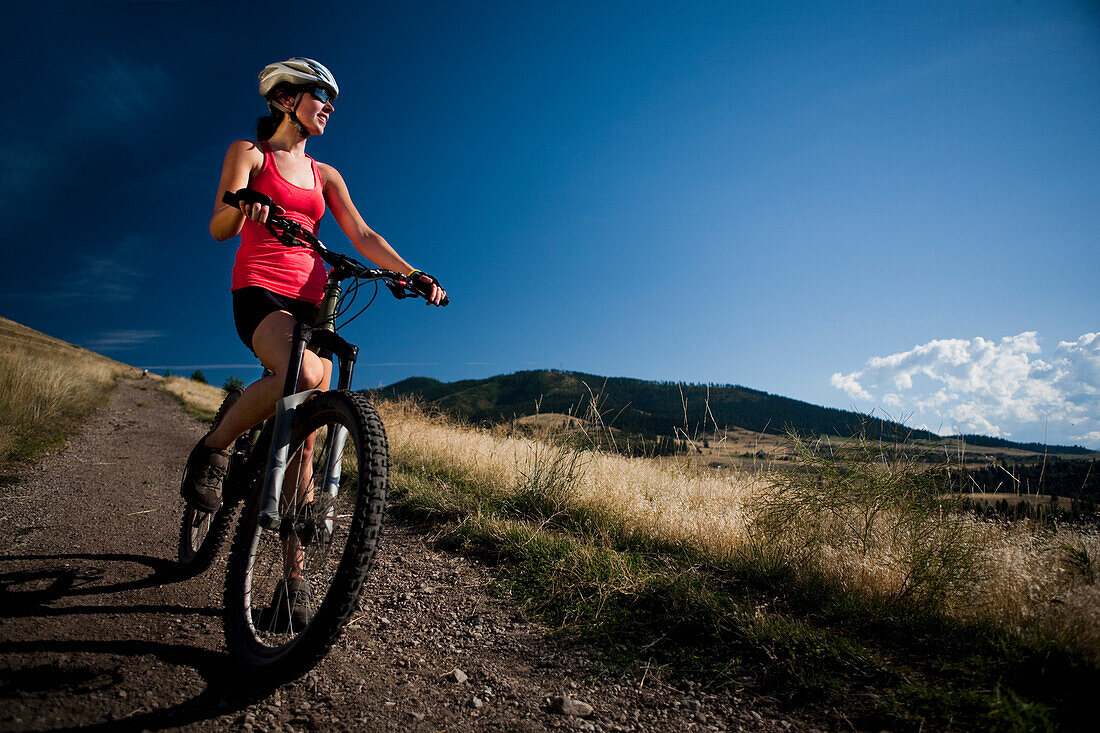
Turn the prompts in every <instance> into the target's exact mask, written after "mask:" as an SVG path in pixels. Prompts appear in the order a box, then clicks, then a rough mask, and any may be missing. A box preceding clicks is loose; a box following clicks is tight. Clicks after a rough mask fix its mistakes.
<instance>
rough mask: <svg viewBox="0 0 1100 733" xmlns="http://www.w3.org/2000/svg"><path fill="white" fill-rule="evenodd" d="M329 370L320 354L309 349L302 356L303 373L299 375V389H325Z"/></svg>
mask: <svg viewBox="0 0 1100 733" xmlns="http://www.w3.org/2000/svg"><path fill="white" fill-rule="evenodd" d="M327 372H328V370H327V369H326V368H325V364H324V362H323V361H322V360H321V358H320V357H319V356H317V355H316V354H314V353H313V352H312V351H307V352H306V353H305V355H304V356H303V357H302V373H301V375H300V376H299V377H298V388H299V389H323V388H324V387H325V384H324V383H325V381H326V376H327Z"/></svg>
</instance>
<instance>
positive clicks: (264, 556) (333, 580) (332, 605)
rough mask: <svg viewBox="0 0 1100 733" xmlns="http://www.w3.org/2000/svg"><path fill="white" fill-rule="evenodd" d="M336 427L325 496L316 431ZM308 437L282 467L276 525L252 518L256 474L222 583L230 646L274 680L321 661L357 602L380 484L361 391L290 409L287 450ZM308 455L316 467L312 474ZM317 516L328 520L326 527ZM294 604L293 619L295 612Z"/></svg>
mask: <svg viewBox="0 0 1100 733" xmlns="http://www.w3.org/2000/svg"><path fill="white" fill-rule="evenodd" d="M337 425H339V426H342V427H344V428H345V429H346V430H347V438H346V441H345V444H344V450H343V455H344V466H345V468H344V472H343V476H342V477H341V481H340V488H339V491H338V493H337V496H336V498H335V500H329V499H326V498H325V497H326V496H327V494H325V493H324V492H323V491H321V490H320V489H318V488H316V487H317V486H318V485H319V484H321V483H323V480H324V477H323V473H324V470H323V465H324V464H323V461H324V460H325V454H326V453H327V452H328V451H329V450H330V448H331V446H330V445H329V444H328V441H327V440H326V439H325V437H326V436H327V434H328V433H330V432H332V430H333V428H332V426H337ZM311 435H316V436H318V437H317V438H316V442H315V444H314V447H313V454H312V459H311V463H309V464H306V463H305V462H302V461H299V464H298V466H299V474H298V475H297V476H296V477H294V476H292V473H293V472H292V470H291V468H290V467H288V470H287V472H286V476H285V479H284V487H283V492H282V494H283V502H282V504H283V506H282V507H281V508H280V511H281V513H282V515H283V526H281V527H280V528H279V530H264V529H262V528H261V527H260V526H259V508H260V499H261V496H260V494H261V493H262V490H263V486H262V485H263V481H262V480H259V481H256V482H255V487H254V489H253V492H252V495H251V497H250V499H249V501H248V502H247V504H246V505H245V509H244V511H243V512H242V514H241V518H240V521H239V522H238V525H237V531H236V534H235V535H234V539H233V547H232V550H231V551H230V556H229V570H228V573H227V575H226V583H225V597H224V612H225V635H226V644H227V646H228V648H229V651H230V654H232V655H233V656H234V657H235V658H236V659H237V660H239V661H240V662H242V663H243V664H244V665H246V666H247V667H250V668H251V669H252V670H253V671H254V672H259V673H261V674H266V675H269V676H272V677H278V678H283V679H288V678H291V677H294V676H297V675H300V674H302V673H304V672H305V671H307V670H308V669H310V668H312V667H313V666H314V665H315V664H316V663H317V662H318V661H320V660H321V658H322V657H324V655H325V654H326V653H327V652H328V650H329V649H330V648H331V647H332V645H333V644H334V643H335V642H336V640H337V639H338V638H339V636H340V634H341V633H342V631H343V629H344V625H345V624H346V623H347V621H348V618H349V617H350V616H351V614H352V613H353V612H354V611H355V609H356V608H357V606H358V602H359V596H360V593H361V592H362V588H363V581H364V579H365V577H366V575H367V572H368V571H369V570H370V566H371V563H372V561H373V559H374V554H375V551H376V550H377V548H378V542H379V538H380V536H381V532H382V523H383V516H384V514H385V509H386V498H387V493H388V490H389V452H388V448H387V444H386V435H385V431H384V429H383V427H382V421H381V419H380V418H379V417H378V414H377V412H375V410H374V407H373V406H372V405H371V404H370V402H369V401H368V400H367V399H366V397H364V396H363V395H361V394H356V393H354V392H350V391H330V392H325V393H323V394H320V395H318V396H316V397H314V398H312V399H310V400H308V401H307V402H306V403H305V404H303V405H302V406H300V407H299V408H297V410H296V411H295V416H294V422H293V429H292V436H291V440H290V455H291V456H292V457H293V456H295V455H296V454H299V449H300V447H301V446H302V445H303V444H304V443H305V442H306V439H307V438H308V437H309V436H311ZM313 462H316V463H317V464H319V465H318V466H315V467H313V469H312V472H311V471H310V468H309V466H311V465H312V463H313ZM291 464H292V465H293V464H294V460H293V458H292V460H291ZM302 466H306V468H302ZM296 487H313V488H296ZM318 516H328V517H332V518H333V523H332V525H331V527H332V529H331V531H330V530H329V529H328V527H329V525H326V524H325V523H324V522H322V521H318V519H317V517H318ZM288 558H289V559H288ZM288 568H292V569H290V570H288ZM293 568H297V571H295V570H293ZM295 575H297V576H298V578H297V579H295V578H294V577H293V576H295ZM303 578H304V580H302V579H303ZM291 583H300V584H303V585H304V587H305V588H306V589H307V592H305V593H302V594H299V593H297V592H295V591H292V590H289V588H291V587H292V586H291V585H290V584H291ZM280 584H282V585H280ZM293 587H294V588H298V587H300V586H297V585H295V586H293ZM292 595H293V598H294V600H291V596H292ZM269 599H270V603H269ZM295 609H297V612H300V613H301V614H302V617H301V618H297V619H296V618H294V613H295Z"/></svg>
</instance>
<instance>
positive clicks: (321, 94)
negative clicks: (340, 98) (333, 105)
mask: <svg viewBox="0 0 1100 733" xmlns="http://www.w3.org/2000/svg"><path fill="white" fill-rule="evenodd" d="M309 94H310V96H311V97H313V98H314V99H316V100H317V101H318V102H320V103H321V104H328V103H329V102H331V101H332V100H333V99H334V97H333V96H332V95H331V94H329V93H328V90H327V89H325V88H324V87H313V88H312V89H310V90H309Z"/></svg>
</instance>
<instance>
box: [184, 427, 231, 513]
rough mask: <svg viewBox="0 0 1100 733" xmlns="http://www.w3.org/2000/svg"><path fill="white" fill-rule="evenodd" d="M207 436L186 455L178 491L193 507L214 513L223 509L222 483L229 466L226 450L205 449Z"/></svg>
mask: <svg viewBox="0 0 1100 733" xmlns="http://www.w3.org/2000/svg"><path fill="white" fill-rule="evenodd" d="M205 442H206V436H203V437H202V439H201V440H199V442H198V444H196V445H195V447H194V448H193V449H192V450H191V455H190V456H188V457H187V467H186V468H185V469H184V470H183V483H182V484H180V494H182V495H183V498H184V500H185V501H187V503H188V504H190V505H191V506H193V507H194V508H196V509H198V510H200V511H204V512H208V513H210V514H213V513H214V512H216V511H218V510H219V509H221V508H222V483H223V482H224V481H225V474H226V471H227V470H228V469H229V455H230V453H229V451H227V450H219V449H217V448H207V447H206V446H205V445H203V444H204V443H205Z"/></svg>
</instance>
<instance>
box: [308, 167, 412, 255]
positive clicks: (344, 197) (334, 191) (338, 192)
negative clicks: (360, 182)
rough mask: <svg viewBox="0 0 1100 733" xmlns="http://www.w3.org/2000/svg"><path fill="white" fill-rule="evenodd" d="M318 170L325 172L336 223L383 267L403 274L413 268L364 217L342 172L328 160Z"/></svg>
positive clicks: (323, 179) (327, 195)
mask: <svg viewBox="0 0 1100 733" xmlns="http://www.w3.org/2000/svg"><path fill="white" fill-rule="evenodd" d="M317 170H318V172H319V173H320V174H321V183H322V185H323V186H324V193H325V203H326V204H328V208H329V210H330V211H332V216H333V217H334V218H335V219H336V223H337V224H339V225H340V228H341V229H343V230H344V234H346V235H348V239H350V240H351V243H352V244H353V245H355V249H357V250H359V251H360V252H361V253H362V254H363V255H364V256H365V257H367V258H368V259H369V260H370V261H371V262H373V263H374V264H376V265H378V266H379V267H382V268H385V269H387V270H393V271H394V272H400V273H401V274H402V275H408V274H409V273H410V272H412V271H413V267H412V265H410V264H409V263H408V262H406V261H405V260H404V259H402V257H401V255H399V254H397V252H396V251H395V250H394V248H393V247H391V246H390V243H389V242H387V241H386V240H385V239H384V238H383V237H382V235H381V234H378V233H377V232H375V231H374V230H373V229H371V228H370V227H369V226H367V223H366V222H365V221H363V217H362V216H360V214H359V210H358V209H356V208H355V204H353V203H352V202H351V195H350V194H349V193H348V187H347V184H346V183H344V179H343V177H342V176H341V175H340V173H339V172H338V171H337V170H336V169H335V168H333V167H332V166H331V165H325V164H324V163H318V164H317Z"/></svg>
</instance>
